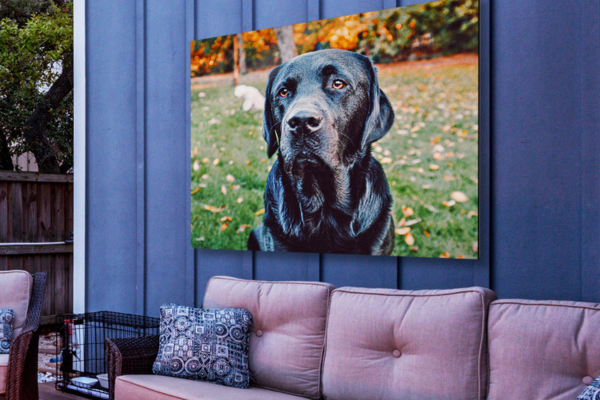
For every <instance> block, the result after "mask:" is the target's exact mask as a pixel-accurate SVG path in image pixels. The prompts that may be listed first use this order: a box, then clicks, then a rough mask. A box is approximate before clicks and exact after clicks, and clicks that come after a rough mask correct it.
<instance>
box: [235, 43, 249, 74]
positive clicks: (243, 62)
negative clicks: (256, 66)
mask: <svg viewBox="0 0 600 400" xmlns="http://www.w3.org/2000/svg"><path fill="white" fill-rule="evenodd" d="M237 41H238V48H239V52H238V53H239V57H240V74H242V75H245V74H247V73H248V68H246V52H244V40H243V39H242V34H241V33H238V34H237Z"/></svg>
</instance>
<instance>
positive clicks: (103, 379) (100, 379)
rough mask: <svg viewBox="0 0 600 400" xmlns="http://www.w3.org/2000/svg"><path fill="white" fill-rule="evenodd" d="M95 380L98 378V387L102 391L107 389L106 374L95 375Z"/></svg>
mask: <svg viewBox="0 0 600 400" xmlns="http://www.w3.org/2000/svg"><path fill="white" fill-rule="evenodd" d="M96 378H98V382H100V386H102V387H103V388H104V389H108V374H100V375H96Z"/></svg>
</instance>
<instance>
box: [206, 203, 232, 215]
mask: <svg viewBox="0 0 600 400" xmlns="http://www.w3.org/2000/svg"><path fill="white" fill-rule="evenodd" d="M202 207H204V209H205V210H208V211H210V212H213V213H218V212H221V211H223V210H224V209H226V208H227V206H226V205H222V206H221V207H215V206H210V205H208V204H203V205H202Z"/></svg>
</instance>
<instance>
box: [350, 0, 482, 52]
mask: <svg viewBox="0 0 600 400" xmlns="http://www.w3.org/2000/svg"><path fill="white" fill-rule="evenodd" d="M401 10H402V12H400V10H398V9H394V10H385V11H382V12H379V13H367V14H362V15H361V17H360V19H361V20H362V21H364V22H366V26H367V27H368V29H367V30H366V31H364V32H361V33H360V35H359V36H360V41H359V45H358V47H359V49H360V51H361V52H364V53H366V54H367V55H370V56H371V57H373V59H374V61H375V62H391V61H400V60H404V59H407V58H408V57H410V56H411V55H413V58H424V57H428V56H432V55H435V54H442V55H447V54H454V53H459V52H476V51H477V50H478V45H479V35H478V32H479V0H443V1H435V2H430V3H425V4H421V5H416V6H412V7H406V8H403V9H401Z"/></svg>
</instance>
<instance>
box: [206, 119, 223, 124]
mask: <svg viewBox="0 0 600 400" xmlns="http://www.w3.org/2000/svg"><path fill="white" fill-rule="evenodd" d="M220 123H221V120H219V119H216V118H211V119H210V120H209V121H208V124H209V125H218V124H220Z"/></svg>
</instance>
